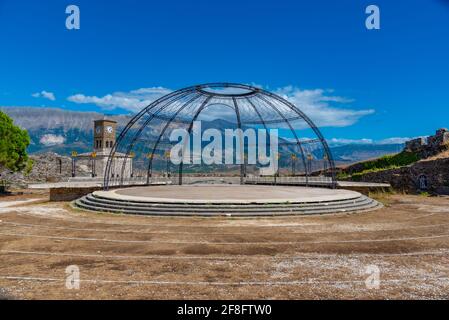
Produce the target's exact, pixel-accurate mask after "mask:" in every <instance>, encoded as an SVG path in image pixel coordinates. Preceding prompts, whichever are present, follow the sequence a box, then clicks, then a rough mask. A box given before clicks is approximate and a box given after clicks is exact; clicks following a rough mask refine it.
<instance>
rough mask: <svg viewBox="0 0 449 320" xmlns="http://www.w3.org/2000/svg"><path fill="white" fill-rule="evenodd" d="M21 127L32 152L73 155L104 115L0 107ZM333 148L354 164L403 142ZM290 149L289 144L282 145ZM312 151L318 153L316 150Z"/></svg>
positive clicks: (217, 124) (121, 120) (86, 144)
mask: <svg viewBox="0 0 449 320" xmlns="http://www.w3.org/2000/svg"><path fill="white" fill-rule="evenodd" d="M0 110H1V111H3V112H5V113H7V114H8V115H9V116H11V117H12V118H13V119H14V122H15V123H16V124H17V125H19V126H20V127H22V128H24V129H27V130H28V132H29V134H30V137H31V141H32V142H31V145H30V146H29V149H28V150H29V152H30V153H43V152H55V153H58V154H60V155H66V156H68V155H70V153H71V151H72V150H75V151H77V152H88V151H90V150H92V145H91V143H92V135H93V121H94V120H97V119H101V118H102V117H103V114H101V113H97V112H79V111H69V110H63V109H57V108H38V107H0ZM108 118H109V119H113V120H115V121H117V122H118V130H120V129H122V128H123V127H124V126H125V125H126V123H127V122H128V121H129V119H130V116H126V115H116V116H108ZM224 127H226V128H229V127H232V125H230V124H229V123H228V122H226V121H225V120H212V121H209V122H204V121H203V129H207V128H224ZM330 147H331V152H332V154H333V156H334V159H335V161H336V164H337V165H343V164H350V163H354V162H359V161H363V160H367V159H373V158H377V157H380V156H382V155H386V154H391V153H397V152H399V151H400V150H401V149H402V148H403V145H402V144H375V143H372V144H346V145H331V146H330ZM282 150H285V152H288V148H287V147H281V152H282ZM312 153H314V152H313V151H312ZM317 156H318V155H317Z"/></svg>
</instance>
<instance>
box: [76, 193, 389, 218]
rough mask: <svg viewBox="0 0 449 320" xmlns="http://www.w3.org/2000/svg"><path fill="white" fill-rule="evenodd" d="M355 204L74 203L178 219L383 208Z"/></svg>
mask: <svg viewBox="0 0 449 320" xmlns="http://www.w3.org/2000/svg"><path fill="white" fill-rule="evenodd" d="M360 198H362V199H357V200H359V201H355V202H352V203H345V204H344V205H342V204H340V205H338V204H335V201H333V202H329V203H326V204H324V203H320V204H318V203H315V205H314V206H302V205H297V206H296V207H288V208H286V207H279V208H265V207H264V206H263V205H262V206H259V207H255V206H253V207H251V208H247V207H246V208H245V207H243V208H242V207H237V208H235V207H234V208H232V209H231V208H229V207H228V208H220V207H216V208H215V207H214V208H204V207H202V208H192V207H191V206H189V205H185V206H184V207H182V206H181V207H179V205H178V206H177V207H175V208H172V207H170V206H169V205H168V204H164V206H162V207H161V206H154V205H152V206H149V207H147V206H142V205H140V206H134V205H133V204H131V205H130V203H126V202H124V203H118V204H111V203H109V204H107V203H103V202H98V201H96V198H95V197H91V198H90V199H88V197H86V196H85V197H82V198H81V199H78V200H76V201H75V203H74V204H75V206H77V207H80V208H83V209H87V210H92V211H103V212H113V213H128V214H143V215H170V216H172V215H176V216H188V215H201V216H214V215H232V216H250V215H253V216H273V215H295V214H325V213H337V212H355V211H366V210H372V209H375V208H378V207H379V206H381V204H379V203H378V202H377V201H375V200H373V199H370V198H367V197H365V196H362V197H360Z"/></svg>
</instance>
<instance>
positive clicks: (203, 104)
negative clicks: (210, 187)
mask: <svg viewBox="0 0 449 320" xmlns="http://www.w3.org/2000/svg"><path fill="white" fill-rule="evenodd" d="M212 98H213V96H209V97H207V98H206V100H204V101H203V103H202V104H201V106H200V107H199V108H198V110H197V111H196V113H195V115H194V117H193V118H192V121H191V122H190V125H189V129H188V130H187V136H188V140H187V141H186V143H187V142H189V143H190V134H191V133H192V128H193V123H194V122H195V121H196V119H197V118H198V116H199V115H200V113H201V111H203V109H204V108H206V106H207V104H208V102H209V101H210V100H211V99H212ZM189 148H190V145H189ZM184 150H185V144H184V146H183V151H182V158H181V163H180V164H179V171H178V178H179V180H178V183H179V185H182V168H183V165H184V161H183V160H184Z"/></svg>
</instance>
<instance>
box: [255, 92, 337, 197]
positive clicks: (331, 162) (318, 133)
mask: <svg viewBox="0 0 449 320" xmlns="http://www.w3.org/2000/svg"><path fill="white" fill-rule="evenodd" d="M261 92H262V93H264V94H266V95H268V96H270V97H272V98H274V99H276V100H277V101H280V102H281V103H283V104H285V105H287V107H289V108H290V109H291V110H293V111H294V112H296V114H298V115H299V116H301V117H302V118H303V119H304V121H306V122H307V124H308V125H309V127H310V128H312V130H313V132H315V134H316V136H317V137H318V138H319V139H320V141H321V144H322V145H323V147H324V151H325V152H326V154H327V157H328V162H329V167H330V169H331V174H332V188H336V187H337V178H336V172H335V162H334V158H333V157H332V153H331V151H330V148H329V145H328V144H327V141H326V139H324V137H323V135H322V134H321V131H320V130H318V128H317V126H316V125H315V124H314V123H313V121H312V120H311V119H310V118H309V117H308V116H307V115H306V114H305V113H304V112H302V111H301V110H300V109H299V108H298V107H296V106H295V105H294V104H293V103H291V102H290V101H288V100H286V99H284V98H282V97H279V96H277V95H275V94H273V93H271V92H268V91H265V90H261Z"/></svg>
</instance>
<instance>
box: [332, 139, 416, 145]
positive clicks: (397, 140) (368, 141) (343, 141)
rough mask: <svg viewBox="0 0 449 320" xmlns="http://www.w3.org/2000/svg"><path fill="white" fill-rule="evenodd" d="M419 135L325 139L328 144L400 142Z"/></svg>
mask: <svg viewBox="0 0 449 320" xmlns="http://www.w3.org/2000/svg"><path fill="white" fill-rule="evenodd" d="M416 138H419V137H413V138H409V137H392V138H386V139H381V140H373V139H367V138H364V139H345V138H332V139H329V140H327V142H328V143H329V144H330V145H334V146H335V145H346V144H402V143H405V142H407V141H409V140H412V139H416Z"/></svg>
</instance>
